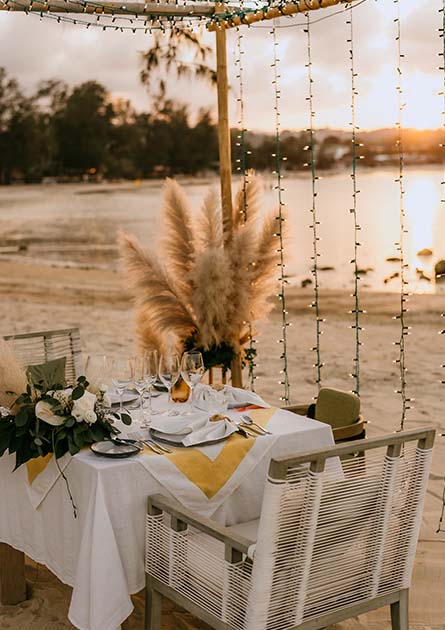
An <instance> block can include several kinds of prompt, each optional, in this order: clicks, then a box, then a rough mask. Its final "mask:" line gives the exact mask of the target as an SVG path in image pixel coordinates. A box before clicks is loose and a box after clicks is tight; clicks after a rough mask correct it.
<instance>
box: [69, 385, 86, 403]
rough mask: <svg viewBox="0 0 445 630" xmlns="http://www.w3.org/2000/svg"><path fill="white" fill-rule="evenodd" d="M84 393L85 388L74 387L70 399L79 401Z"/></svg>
mask: <svg viewBox="0 0 445 630" xmlns="http://www.w3.org/2000/svg"><path fill="white" fill-rule="evenodd" d="M84 393H85V388H84V387H82V385H78V386H77V387H75V388H74V389H73V393H72V394H71V398H72V399H73V400H79V398H82V396H83V395H84Z"/></svg>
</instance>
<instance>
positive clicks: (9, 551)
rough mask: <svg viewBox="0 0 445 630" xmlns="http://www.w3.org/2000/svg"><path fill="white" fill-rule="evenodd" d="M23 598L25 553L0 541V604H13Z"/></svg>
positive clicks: (23, 599)
mask: <svg viewBox="0 0 445 630" xmlns="http://www.w3.org/2000/svg"><path fill="white" fill-rule="evenodd" d="M25 599H26V582H25V554H24V553H23V552H22V551H17V550H16V549H14V548H13V547H10V546H9V545H7V544H6V543H0V604H3V605H6V604H9V605H13V606H15V604H19V603H20V602H23V601H25Z"/></svg>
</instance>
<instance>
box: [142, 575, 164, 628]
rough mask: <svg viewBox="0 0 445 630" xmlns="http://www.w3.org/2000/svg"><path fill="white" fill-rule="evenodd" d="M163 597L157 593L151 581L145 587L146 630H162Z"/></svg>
mask: <svg viewBox="0 0 445 630" xmlns="http://www.w3.org/2000/svg"><path fill="white" fill-rule="evenodd" d="M161 618H162V595H161V593H158V591H155V590H154V588H153V587H152V586H151V584H150V582H149V580H147V582H146V586H145V630H161Z"/></svg>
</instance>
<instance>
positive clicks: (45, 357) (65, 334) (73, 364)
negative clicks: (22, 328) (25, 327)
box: [4, 328, 83, 382]
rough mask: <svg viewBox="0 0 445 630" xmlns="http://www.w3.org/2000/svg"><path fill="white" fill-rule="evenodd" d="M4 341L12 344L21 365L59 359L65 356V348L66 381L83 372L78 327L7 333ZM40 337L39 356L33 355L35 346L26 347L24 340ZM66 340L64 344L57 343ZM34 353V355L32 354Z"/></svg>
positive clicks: (74, 378)
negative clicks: (14, 333) (67, 357)
mask: <svg viewBox="0 0 445 630" xmlns="http://www.w3.org/2000/svg"><path fill="white" fill-rule="evenodd" d="M4 339H5V341H7V342H9V343H11V344H12V347H13V348H14V350H15V351H16V353H17V356H18V358H19V360H20V361H21V362H22V363H23V365H26V366H28V365H36V364H39V363H44V362H46V361H51V360H52V359H59V358H61V357H63V356H67V348H68V352H69V355H70V359H71V360H70V359H69V360H67V365H66V368H65V374H66V378H67V382H74V381H75V380H76V379H77V378H78V377H79V376H81V375H82V373H83V358H82V350H81V342H80V330H79V329H78V328H65V329H62V330H44V331H39V332H32V333H21V334H18V335H7V336H6V337H4ZM39 339H41V343H42V351H41V353H40V354H39V356H37V357H36V356H35V354H34V353H35V348H34V347H31V348H29V349H28V348H27V347H26V342H27V341H28V340H30V341H31V342H33V341H38V340H39ZM63 341H66V342H67V344H66V346H67V347H66V346H63V347H61V346H60V345H59V344H60V343H61V342H63ZM33 354H34V356H33Z"/></svg>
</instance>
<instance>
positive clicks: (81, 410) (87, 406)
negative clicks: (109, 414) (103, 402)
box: [71, 391, 96, 422]
mask: <svg viewBox="0 0 445 630" xmlns="http://www.w3.org/2000/svg"><path fill="white" fill-rule="evenodd" d="M95 404H96V396H95V395H94V394H92V393H91V392H87V391H86V392H85V393H84V394H83V396H82V397H81V398H78V399H77V400H75V401H74V404H73V410H72V412H71V413H72V415H73V416H74V417H75V418H76V420H77V422H82V421H83V420H85V421H86V422H88V421H87V420H86V414H88V413H92V414H94V416H96V414H95V413H94V407H95ZM89 417H92V416H91V415H90V416H89ZM95 421H96V420H93V422H95Z"/></svg>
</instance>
